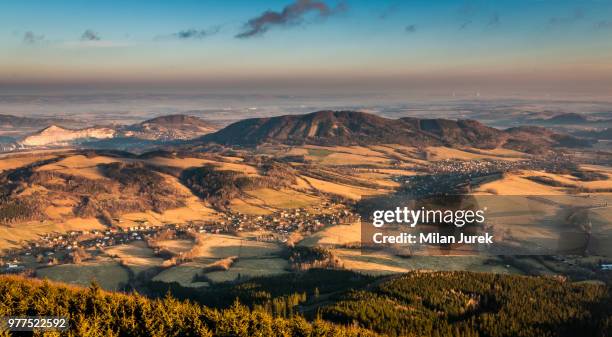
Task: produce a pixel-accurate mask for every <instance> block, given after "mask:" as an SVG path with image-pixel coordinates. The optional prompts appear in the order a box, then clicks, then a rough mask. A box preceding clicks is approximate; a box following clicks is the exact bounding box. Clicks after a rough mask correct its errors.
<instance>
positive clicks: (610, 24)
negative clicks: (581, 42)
mask: <svg viewBox="0 0 612 337" xmlns="http://www.w3.org/2000/svg"><path fill="white" fill-rule="evenodd" d="M595 28H597V29H612V20H601V21H598V22H596V23H595Z"/></svg>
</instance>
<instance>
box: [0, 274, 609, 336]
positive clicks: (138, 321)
mask: <svg viewBox="0 0 612 337" xmlns="http://www.w3.org/2000/svg"><path fill="white" fill-rule="evenodd" d="M345 277H346V275H345ZM307 279H308V278H307ZM277 281H278V280H274V279H271V280H266V279H260V280H252V281H249V282H248V283H245V284H240V285H236V287H239V288H240V289H241V291H240V292H244V291H249V289H250V291H252V292H253V294H251V298H257V297H259V298H262V297H263V298H266V299H268V300H269V301H270V302H268V303H273V304H274V305H272V306H269V305H257V304H256V302H257V301H255V302H252V301H251V303H249V305H248V306H247V305H245V304H240V302H239V301H238V300H236V301H235V302H234V304H232V305H230V306H229V307H223V308H211V307H207V306H203V305H201V304H199V303H195V302H192V301H187V300H185V301H181V300H178V299H176V298H173V297H172V296H170V295H167V296H165V297H163V298H159V299H150V298H147V297H144V296H141V295H138V294H122V293H110V292H105V291H102V290H101V289H100V288H99V287H98V286H97V285H96V284H92V285H91V286H90V287H89V288H75V287H67V286H63V285H59V284H55V283H49V282H45V281H39V280H33V279H24V278H21V277H16V276H2V277H0V316H25V315H43V316H44V315H47V316H54V315H57V316H64V317H69V319H70V330H69V331H67V332H64V333H63V334H64V335H67V336H375V335H388V336H602V337H603V336H610V332H611V331H612V300H611V291H610V287H609V286H603V285H599V284H592V283H572V282H568V281H566V280H564V279H559V278H545V277H523V276H508V275H496V274H480V273H470V272H437V273H429V272H427V273H426V272H412V273H408V274H405V275H402V276H396V277H391V278H379V279H371V280H370V282H368V283H367V284H366V283H363V282H357V283H354V284H353V285H354V286H355V287H354V289H344V290H339V291H335V292H333V293H332V294H326V295H320V294H319V287H313V285H314V284H311V283H312V282H307V283H309V284H306V285H305V287H304V288H303V289H300V287H299V286H298V287H296V288H295V290H296V291H300V290H303V291H304V292H303V293H296V294H294V295H292V296H279V297H271V296H262V294H265V293H266V292H270V293H274V292H273V291H272V289H273V288H274V284H276V282H277ZM311 281H312V280H311ZM361 281H364V280H361ZM268 286H270V287H268ZM320 286H321V287H324V286H325V284H324V283H323V282H322V283H321V284H320ZM236 294H237V295H238V293H236ZM210 295H211V296H215V295H214V294H210ZM273 296H274V295H273ZM238 297H242V296H237V298H238ZM279 299H282V301H280V300H279ZM247 302H249V301H247ZM281 302H282V303H283V305H286V306H287V307H288V308H289V309H291V310H290V313H289V314H288V313H287V312H286V311H283V312H282V313H279V312H278V311H277V308H278V304H279V303H281ZM309 306H317V307H318V309H317V313H316V315H315V316H314V317H313V318H312V319H310V320H308V319H306V318H305V317H306V316H304V315H302V313H301V312H302V310H308V307H309ZM293 309H295V312H294V311H293ZM2 335H4V336H9V335H10V334H8V333H6V332H4V333H3V334H2Z"/></svg>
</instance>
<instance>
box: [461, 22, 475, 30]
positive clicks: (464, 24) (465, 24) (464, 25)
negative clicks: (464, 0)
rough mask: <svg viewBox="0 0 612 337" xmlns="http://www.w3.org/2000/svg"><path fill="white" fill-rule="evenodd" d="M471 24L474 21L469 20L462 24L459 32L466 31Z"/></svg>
mask: <svg viewBox="0 0 612 337" xmlns="http://www.w3.org/2000/svg"><path fill="white" fill-rule="evenodd" d="M470 24H472V20H467V21H465V22H463V23H462V24H461V26H459V30H464V29H466V28H467V27H468V26H469V25H470Z"/></svg>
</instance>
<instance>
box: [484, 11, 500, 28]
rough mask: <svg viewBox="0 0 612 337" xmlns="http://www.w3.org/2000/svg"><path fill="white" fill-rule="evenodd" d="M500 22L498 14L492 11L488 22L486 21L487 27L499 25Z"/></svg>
mask: <svg viewBox="0 0 612 337" xmlns="http://www.w3.org/2000/svg"><path fill="white" fill-rule="evenodd" d="M500 23H501V20H500V18H499V14H497V13H494V14H493V15H491V17H490V18H489V22H488V23H487V27H497V26H499V24H500Z"/></svg>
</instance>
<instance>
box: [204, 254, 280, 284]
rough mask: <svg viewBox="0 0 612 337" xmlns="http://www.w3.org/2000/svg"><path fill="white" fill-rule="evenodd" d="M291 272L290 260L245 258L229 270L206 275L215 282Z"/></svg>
mask: <svg viewBox="0 0 612 337" xmlns="http://www.w3.org/2000/svg"><path fill="white" fill-rule="evenodd" d="M288 272H289V262H288V261H287V260H285V259H280V258H244V259H240V260H238V262H236V263H234V264H233V265H232V267H231V268H230V269H229V270H227V271H214V272H210V273H206V274H205V276H206V278H208V279H209V280H211V281H212V282H214V283H221V282H230V281H235V280H237V279H242V278H251V277H258V276H273V275H279V274H285V273H288Z"/></svg>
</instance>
